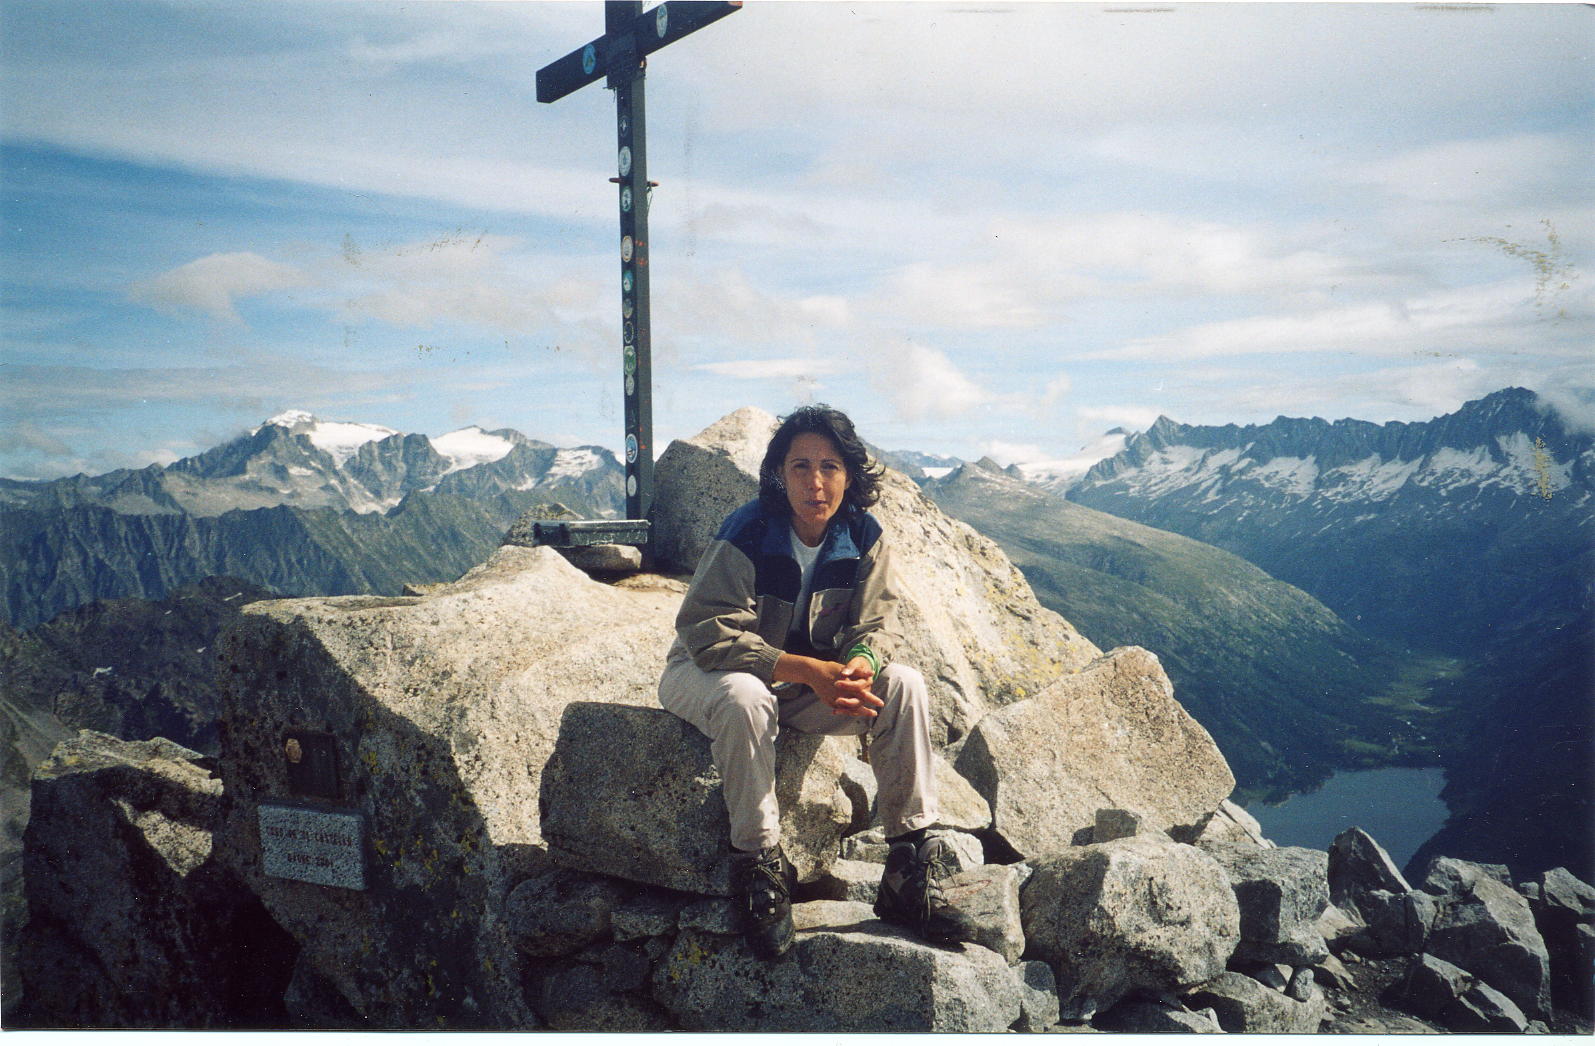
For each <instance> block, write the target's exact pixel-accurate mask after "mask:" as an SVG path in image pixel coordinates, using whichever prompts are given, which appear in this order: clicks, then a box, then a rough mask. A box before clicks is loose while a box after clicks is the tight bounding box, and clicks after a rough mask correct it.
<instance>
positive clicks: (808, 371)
mask: <svg viewBox="0 0 1595 1046" xmlns="http://www.w3.org/2000/svg"><path fill="white" fill-rule="evenodd" d="M692 369H693V370H699V371H704V372H706V373H708V374H717V375H719V376H720V377H723V378H740V379H746V380H765V379H771V378H776V379H787V380H810V381H817V380H818V379H819V377H820V376H821V375H822V374H824V373H825V372H826V370H827V365H826V364H825V363H823V362H821V361H819V360H812V359H785V360H720V361H717V362H715V363H700V364H697V365H696V366H694V367H693V368H692Z"/></svg>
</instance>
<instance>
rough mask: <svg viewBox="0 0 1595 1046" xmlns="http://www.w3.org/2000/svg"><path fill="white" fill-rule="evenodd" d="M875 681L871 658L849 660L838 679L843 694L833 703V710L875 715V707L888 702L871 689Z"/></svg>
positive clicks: (848, 713) (838, 713)
mask: <svg viewBox="0 0 1595 1046" xmlns="http://www.w3.org/2000/svg"><path fill="white" fill-rule="evenodd" d="M874 682H875V670H874V669H873V668H871V667H870V663H869V658H865V657H855V658H854V659H853V660H851V661H849V662H848V663H847V665H846V666H845V667H843V668H842V674H841V676H840V678H838V679H837V680H836V683H835V686H836V690H837V692H838V693H839V694H840V695H841V696H839V697H838V698H837V699H836V701H835V702H833V703H831V711H832V712H834V713H835V714H837V715H850V716H861V717H868V716H873V715H875V709H877V708H881V707H883V706H884V705H885V704H886V702H884V701H882V700H881V699H880V698H878V697H876V696H875V693H874V691H872V690H871V689H870V685H871V684H872V683H874ZM817 692H818V691H816V693H817ZM821 700H824V698H821Z"/></svg>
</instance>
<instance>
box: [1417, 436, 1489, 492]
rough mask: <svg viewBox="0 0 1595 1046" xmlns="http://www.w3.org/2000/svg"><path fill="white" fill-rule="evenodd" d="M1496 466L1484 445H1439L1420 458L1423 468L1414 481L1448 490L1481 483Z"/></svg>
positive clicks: (1482, 483)
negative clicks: (1470, 448) (1466, 448)
mask: <svg viewBox="0 0 1595 1046" xmlns="http://www.w3.org/2000/svg"><path fill="white" fill-rule="evenodd" d="M1499 467H1500V466H1498V465H1497V464H1496V462H1495V459H1494V458H1493V457H1491V456H1490V448H1488V447H1474V448H1473V449H1472V450H1458V449H1457V448H1455V447H1441V448H1440V449H1439V450H1437V451H1435V452H1434V453H1433V454H1430V455H1429V456H1428V458H1426V459H1425V460H1424V462H1423V468H1422V469H1421V470H1420V472H1419V474H1418V476H1417V477H1416V478H1415V479H1414V482H1416V483H1420V484H1422V485H1423V486H1426V487H1435V488H1436V489H1438V490H1440V491H1442V492H1450V491H1453V490H1456V489H1458V488H1460V487H1478V486H1483V485H1485V483H1486V482H1488V481H1489V480H1490V479H1491V478H1492V477H1493V476H1494V475H1495V473H1496V471H1497V469H1498V468H1499Z"/></svg>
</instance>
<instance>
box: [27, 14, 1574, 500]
mask: <svg viewBox="0 0 1595 1046" xmlns="http://www.w3.org/2000/svg"><path fill="white" fill-rule="evenodd" d="M602 25H603V13H602V7H601V5H599V4H597V3H582V2H573V3H538V2H527V3H513V2H501V3H474V2H456V3H444V2H436V0H434V2H420V3H416V2H409V3H397V2H358V0H319V2H312V3H287V2H283V3H271V4H237V3H222V2H220V0H212V2H204V3H154V2H130V0H115V2H105V0H97V2H92V3H90V2H83V3H79V2H72V0H48V2H43V3H35V2H27V0H6V3H5V4H4V6H3V7H0V208H3V209H0V220H3V233H0V251H3V255H0V275H3V280H4V282H3V288H0V338H3V341H0V375H3V380H0V475H8V476H14V477H27V478H34V477H49V476H57V475H64V474H70V473H74V472H78V471H87V472H91V473H93V472H102V471H106V470H108V469H111V468H116V467H125V466H141V465H145V464H148V463H150V462H153V461H162V462H165V461H170V460H173V459H175V458H177V457H180V456H185V455H188V454H192V453H195V452H197V451H199V450H201V449H204V448H205V447H208V446H211V445H213V444H215V443H217V442H220V441H221V440H223V439H226V438H229V437H231V436H234V435H237V434H238V433H240V432H242V431H243V430H245V429H247V428H249V427H252V426H253V425H256V424H258V423H259V422H260V421H262V420H264V419H265V418H266V417H268V416H270V415H273V414H275V413H277V412H279V411H281V410H284V409H287V408H303V409H307V410H310V411H312V412H314V413H316V414H317V415H319V416H321V417H323V418H327V419H329V420H346V421H365V422H372V423H376V424H381V425H386V426H389V427H392V428H395V429H399V430H402V431H408V432H425V433H429V434H433V435H437V434H441V433H443V432H446V431H450V430H452V429H456V428H459V427H461V426H464V425H468V424H479V425H482V426H484V427H487V428H495V427H500V426H508V427H512V428H516V429H519V430H521V431H522V432H525V433H526V434H527V435H529V436H532V437H534V438H538V439H545V440H550V441H553V442H557V443H561V444H574V443H598V444H601V445H605V446H609V447H611V448H614V449H617V450H618V449H619V446H620V443H621V432H620V424H621V423H620V407H621V396H620V353H619V344H620V336H619V315H618V312H619V288H618V279H619V264H618V258H617V254H618V251H617V250H616V249H615V247H616V244H615V241H616V240H617V238H618V231H617V217H616V207H615V199H614V192H615V190H614V187H613V186H611V185H610V184H609V182H608V178H609V177H610V176H611V175H612V174H613V173H615V172H614V171H613V170H612V168H613V166H614V157H613V138H614V107H613V98H612V95H610V93H609V92H607V91H605V90H604V89H603V88H602V85H601V84H599V85H593V86H590V87H587V88H585V89H583V90H582V91H580V92H578V93H576V94H574V95H571V96H569V97H567V98H566V99H564V100H562V101H560V102H558V103H555V104H554V105H541V104H539V103H537V102H536V100H535V93H534V92H535V73H536V70H537V69H538V68H539V67H540V66H542V65H544V64H546V63H548V62H550V61H552V60H554V59H555V58H558V57H560V56H561V55H563V54H565V53H566V52H567V51H570V50H572V49H574V48H575V47H576V46H578V45H580V44H582V43H584V42H585V41H587V40H588V39H591V38H592V37H594V36H596V35H598V33H599V32H600V31H601V28H602ZM1592 50H1595V16H1592V14H1591V12H1590V10H1589V9H1588V8H1586V7H1582V6H1575V5H1565V4H1549V5H1538V4H1521V5H1518V4H1507V5H1496V6H1467V5H1456V4H1430V5H1414V6H1407V5H1395V4H1361V5H1358V4H1164V3H1158V4H1144V5H1143V4H1128V3H1126V4H1119V3H1107V4H1072V3H1071V4H1050V3H1017V4H986V3H980V2H960V3H955V4H933V3H919V2H915V3H896V4H889V3H878V2H860V3H846V2H842V3H818V2H790V3H783V2H760V0H749V2H748V3H747V5H746V6H745V7H744V9H743V10H741V11H739V12H738V13H736V14H734V15H732V16H730V17H728V18H725V19H723V20H721V21H720V22H718V23H716V24H714V25H712V26H710V27H708V28H707V29H704V30H702V31H700V32H699V33H697V34H695V35H693V36H690V37H687V38H685V39H683V40H681V41H679V42H677V43H675V44H673V45H671V46H670V47H669V48H667V49H665V50H663V51H661V52H659V53H658V54H657V55H655V56H654V57H653V59H651V61H650V64H649V70H648V79H647V92H648V130H649V143H648V145H649V168H650V170H649V173H650V176H651V177H652V178H653V179H654V180H656V181H658V182H660V183H661V184H660V187H659V189H658V190H657V192H656V194H655V198H654V203H653V208H652V211H651V214H650V219H651V224H652V238H653V245H652V271H653V277H652V278H653V313H654V352H655V362H654V367H655V372H654V373H655V427H656V431H657V435H658V444H659V448H660V449H662V448H663V446H664V444H665V442H666V441H667V440H668V439H669V438H671V437H673V436H679V435H688V434H691V433H692V432H695V431H697V430H698V429H700V428H702V427H703V426H704V425H706V424H708V423H710V422H711V421H713V420H714V419H716V418H718V417H720V416H721V415H723V414H725V413H727V412H729V411H731V410H733V409H735V408H737V407H739V406H743V405H747V404H752V405H756V406H759V407H763V408H765V409H767V410H769V411H771V412H772V413H781V412H783V411H785V410H787V409H790V408H791V407H792V406H793V405H795V404H796V403H800V402H804V401H807V400H811V399H817V400H824V401H827V402H830V403H833V404H835V405H837V406H841V407H843V408H844V409H847V410H848V411H849V412H850V413H852V414H853V416H854V418H855V420H856V421H857V422H858V423H859V426H860V429H861V431H862V432H863V434H864V435H865V437H866V438H868V439H870V440H871V441H872V442H874V443H876V444H878V445H881V446H885V447H889V448H913V449H920V450H928V451H937V452H943V453H950V454H956V455H958V456H961V457H975V456H978V455H980V454H983V453H992V454H993V455H994V456H996V457H997V458H998V459H999V460H1002V461H1009V460H1023V461H1034V460H1044V459H1048V458H1061V457H1065V456H1067V455H1068V454H1069V453H1071V452H1072V451H1074V450H1075V449H1076V448H1078V447H1080V446H1081V445H1082V444H1084V443H1086V442H1088V441H1089V440H1091V439H1092V437H1094V436H1096V435H1097V434H1099V433H1101V432H1103V431H1105V430H1106V429H1108V428H1110V427H1113V426H1126V427H1129V428H1132V429H1136V428H1144V427H1145V426H1146V425H1148V424H1150V422H1151V421H1152V420H1153V419H1155V418H1156V417H1157V415H1159V414H1167V415H1169V416H1171V417H1173V418H1175V419H1177V420H1180V421H1186V422H1192V423H1226V422H1241V423H1244V422H1263V421H1267V420H1269V419H1271V418H1273V417H1274V416H1276V415H1278V414H1288V415H1320V416H1324V417H1329V418H1339V417H1348V416H1349V417H1360V418H1366V419H1369V420H1374V421H1385V420H1418V419H1423V418H1428V417H1432V416H1434V415H1436V414H1439V413H1444V412H1446V411H1449V410H1453V409H1455V408H1456V407H1457V406H1459V405H1460V404H1461V403H1462V402H1464V401H1465V400H1467V399H1470V398H1475V397H1477V396H1479V395H1482V394H1485V393H1487V392H1490V391H1493V390H1494V389H1497V388H1501V387H1503V386H1506V385H1514V384H1515V385H1526V386H1528V387H1530V388H1535V389H1537V390H1539V391H1541V392H1542V393H1545V394H1547V395H1549V396H1552V397H1559V398H1563V399H1564V400H1566V401H1567V402H1570V403H1571V402H1574V401H1576V400H1578V396H1577V395H1576V393H1577V390H1579V389H1588V388H1590V387H1592V386H1595V362H1592V361H1595V352H1592V347H1595V340H1592V337H1591V335H1592V329H1595V324H1592V314H1595V308H1592V305H1595V300H1592V299H1595V282H1592V277H1591V275H1590V273H1589V272H1588V271H1587V266H1588V264H1589V262H1590V259H1591V257H1592V256H1595V252H1592V248H1595V199H1592V194H1591V176H1590V174H1589V172H1590V171H1591V170H1595V155H1592V148H1591V144H1590V143H1591V142H1592V141H1595V134H1592V130H1595V128H1592V127H1591V124H1592V122H1595V117H1592V114H1595V105H1592V104H1591V103H1592V101H1595V61H1592Z"/></svg>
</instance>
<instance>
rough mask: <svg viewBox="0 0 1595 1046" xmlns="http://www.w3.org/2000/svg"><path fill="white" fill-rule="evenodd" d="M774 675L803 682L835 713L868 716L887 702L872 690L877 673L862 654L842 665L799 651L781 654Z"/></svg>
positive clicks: (862, 717) (863, 717) (778, 679)
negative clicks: (805, 654)
mask: <svg viewBox="0 0 1595 1046" xmlns="http://www.w3.org/2000/svg"><path fill="white" fill-rule="evenodd" d="M775 678H776V681H777V682H782V683H802V684H803V685H804V686H806V687H808V688H809V689H810V690H812V691H814V693H815V694H816V695H817V696H818V697H819V699H820V700H821V701H824V702H825V703H826V704H827V705H829V706H830V708H831V712H832V713H833V714H835V715H845V716H853V717H855V718H861V719H868V718H872V717H873V716H874V715H875V714H876V713H875V710H876V709H877V708H882V707H884V706H885V704H886V702H884V701H882V700H881V699H880V698H878V697H876V696H875V695H874V693H872V692H871V691H870V685H871V684H872V683H874V681H875V674H874V673H873V672H872V671H871V670H870V665H869V661H868V659H866V658H862V657H855V658H854V659H853V660H851V661H849V662H848V663H847V664H845V665H841V664H838V663H836V662H835V661H821V660H819V659H818V658H813V657H803V656H802V655H799V654H782V655H781V658H780V660H778V661H777V662H776V663H775Z"/></svg>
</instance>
